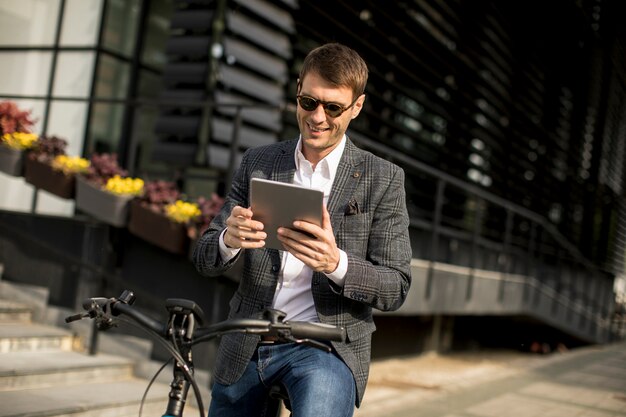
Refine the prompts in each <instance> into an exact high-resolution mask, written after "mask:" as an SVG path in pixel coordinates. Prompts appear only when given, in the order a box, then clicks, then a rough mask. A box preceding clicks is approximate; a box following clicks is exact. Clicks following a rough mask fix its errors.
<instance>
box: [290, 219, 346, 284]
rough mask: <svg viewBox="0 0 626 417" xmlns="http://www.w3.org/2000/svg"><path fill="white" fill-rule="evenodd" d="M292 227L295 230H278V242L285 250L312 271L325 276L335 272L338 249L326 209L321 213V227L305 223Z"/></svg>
mask: <svg viewBox="0 0 626 417" xmlns="http://www.w3.org/2000/svg"><path fill="white" fill-rule="evenodd" d="M293 227H294V229H296V230H293V229H288V228H286V227H280V228H279V229H278V240H280V242H281V243H282V244H283V247H284V248H285V250H287V251H289V253H291V254H292V255H293V256H295V257H296V258H298V259H299V260H301V261H302V262H304V264H305V265H307V266H308V267H309V268H311V269H312V270H313V271H317V272H324V273H326V274H330V273H331V272H333V271H335V269H337V266H338V265H339V248H337V243H336V242H335V235H334V234H333V228H332V226H331V225H330V214H328V210H327V209H326V207H324V211H323V213H322V227H319V226H317V225H314V224H313V223H308V222H305V221H295V222H293ZM300 231H302V232H304V233H301V232H300Z"/></svg>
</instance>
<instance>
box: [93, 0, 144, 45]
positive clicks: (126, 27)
mask: <svg viewBox="0 0 626 417" xmlns="http://www.w3.org/2000/svg"><path fill="white" fill-rule="evenodd" d="M81 1H82V0H81ZM138 20H139V0H109V2H108V3H107V11H106V22H105V26H104V37H103V40H102V44H103V46H104V47H105V48H107V49H111V50H113V51H115V52H119V53H120V54H122V55H124V56H127V57H130V56H131V55H132V53H133V50H134V47H135V38H136V36H137V25H138Z"/></svg>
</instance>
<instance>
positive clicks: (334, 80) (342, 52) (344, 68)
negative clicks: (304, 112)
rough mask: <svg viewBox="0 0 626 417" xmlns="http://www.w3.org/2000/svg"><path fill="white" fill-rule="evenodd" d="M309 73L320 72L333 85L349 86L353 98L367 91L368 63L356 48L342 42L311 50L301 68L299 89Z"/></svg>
mask: <svg viewBox="0 0 626 417" xmlns="http://www.w3.org/2000/svg"><path fill="white" fill-rule="evenodd" d="M309 73H316V74H318V75H319V76H320V77H322V78H323V79H325V80H326V81H328V82H329V83H330V84H332V85H333V86H336V87H349V88H350V89H351V90H352V94H353V96H352V98H353V99H356V98H357V97H359V96H360V95H361V94H363V93H364V92H365V85H366V84H367V74H368V70H367V64H365V61H364V60H363V58H361V56H360V55H359V54H358V53H357V52H356V51H355V50H353V49H351V48H348V47H347V46H345V45H342V44H340V43H327V44H325V45H322V46H319V47H317V48H315V49H313V50H312V51H311V52H309V54H308V55H307V56H306V58H304V63H303V64H302V68H301V69H300V79H299V84H298V91H299V90H300V83H302V80H304V77H305V76H306V75H307V74H309Z"/></svg>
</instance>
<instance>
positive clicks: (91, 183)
mask: <svg viewBox="0 0 626 417" xmlns="http://www.w3.org/2000/svg"><path fill="white" fill-rule="evenodd" d="M143 185H144V182H143V180H142V179H141V178H130V177H128V176H127V171H126V170H124V169H123V168H121V167H120V166H119V164H118V162H117V155H116V154H94V155H93V156H92V157H91V158H90V164H89V167H88V168H87V170H86V172H85V173H83V174H81V175H78V176H77V178H76V208H77V209H79V210H81V211H83V212H85V213H87V214H90V215H91V216H93V217H95V218H96V219H98V220H101V221H103V222H105V223H108V224H110V225H112V226H115V227H124V226H126V224H127V223H128V213H129V206H130V202H131V201H132V200H133V199H134V198H135V197H137V196H138V195H141V193H142V192H143Z"/></svg>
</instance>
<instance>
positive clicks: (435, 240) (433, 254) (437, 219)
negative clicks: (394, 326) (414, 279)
mask: <svg viewBox="0 0 626 417" xmlns="http://www.w3.org/2000/svg"><path fill="white" fill-rule="evenodd" d="M445 188H446V183H445V180H444V179H443V178H439V179H438V180H437V196H436V199H435V213H434V216H433V228H432V236H431V239H430V242H431V245H430V263H429V265H428V272H427V275H426V289H425V293H426V294H425V296H426V298H427V299H428V298H430V294H431V292H432V280H433V274H434V268H435V261H436V260H437V254H438V246H439V228H440V225H441V210H442V207H443V193H444V191H445Z"/></svg>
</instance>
